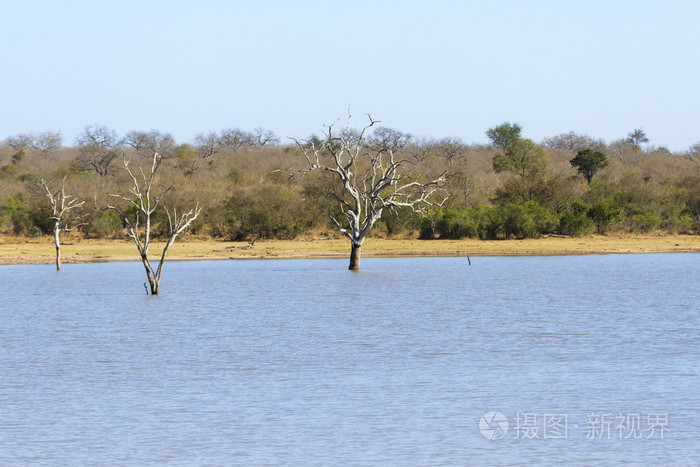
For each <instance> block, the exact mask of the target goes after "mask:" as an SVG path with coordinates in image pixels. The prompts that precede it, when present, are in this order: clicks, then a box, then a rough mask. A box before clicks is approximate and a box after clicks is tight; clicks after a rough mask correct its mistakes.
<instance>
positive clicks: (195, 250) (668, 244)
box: [0, 235, 700, 264]
mask: <svg viewBox="0 0 700 467" xmlns="http://www.w3.org/2000/svg"><path fill="white" fill-rule="evenodd" d="M162 245H163V244H162V243H153V244H152V246H151V250H150V253H151V255H152V256H153V257H156V256H157V255H158V254H159V253H160V249H161V248H162ZM247 245H248V244H247V243H245V242H223V241H213V240H194V239H187V238H185V239H183V241H181V242H177V243H175V244H174V245H173V246H171V247H170V250H169V252H168V259H169V260H171V261H172V260H199V259H259V258H331V257H346V256H348V255H349V251H350V245H349V242H348V241H347V240H344V239H330V240H327V239H308V240H270V241H262V240H259V241H257V242H256V243H255V245H254V246H253V247H252V248H248V249H246V246H247ZM61 252H62V257H63V261H64V263H86V262H99V261H137V260H138V259H139V257H138V255H137V254H136V248H135V247H134V245H133V243H131V241H126V240H84V239H77V238H74V239H73V238H66V239H65V244H64V245H63V248H62V250H61ZM667 252H698V253H700V236H697V235H668V236H623V237H620V236H593V237H583V238H553V237H549V238H542V239H537V240H535V239H528V240H486V241H483V240H469V239H467V240H414V239H408V240H394V239H378V238H370V239H368V240H366V241H365V245H364V246H363V256H364V257H371V256H466V255H470V256H518V255H578V254H603V253H606V254H607V253H667ZM54 255H55V250H54V246H53V243H52V239H51V238H48V237H46V238H42V239H33V240H20V239H17V238H13V237H4V238H0V264H50V263H52V262H53V260H54Z"/></svg>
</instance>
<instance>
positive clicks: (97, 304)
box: [0, 254, 700, 466]
mask: <svg viewBox="0 0 700 467" xmlns="http://www.w3.org/2000/svg"><path fill="white" fill-rule="evenodd" d="M699 260H700V255H697V254H665V255H664V254H660V255H656V254H654V255H604V256H595V255H594V256H568V257H567V256H551V257H490V258H472V265H471V266H469V265H468V263H467V260H466V258H400V259H399V258H365V259H363V261H362V266H363V268H364V271H362V272H360V273H353V272H350V271H347V270H346V267H347V260H335V259H328V260H318V259H317V260H260V261H201V262H169V263H166V265H165V269H164V275H163V281H162V283H161V294H162V295H161V296H159V297H150V296H146V294H145V291H144V288H143V286H142V283H143V282H144V281H145V274H144V271H143V267H142V266H141V265H140V263H104V264H80V265H76V264H66V265H65V266H64V270H63V271H61V272H60V273H57V272H56V271H55V270H54V269H53V267H52V266H48V265H47V266H43V265H32V266H2V267H0V464H2V465H29V464H33V465H37V464H38V465H41V464H49V465H77V464H91V465H94V464H126V465H132V464H140V465H142V464H153V463H172V464H177V465H181V464H188V465H190V464H232V465H279V464H291V465H360V466H362V465H445V464H458V465H519V464H523V463H532V464H543V463H546V464H557V463H559V464H567V465H592V464H619V463H621V462H628V463H629V464H631V465H650V464H651V465H669V464H676V465H699V464H700V421H699V420H700V389H699V388H700V378H699V377H698V367H699V364H700V346H699V344H700V339H699V334H698V328H699V325H700V318H699V317H698V315H699V311H700V287H699V286H700V268H699V267H698V263H699ZM494 412H497V413H494ZM484 415H486V418H483V417H484ZM506 425H507V426H506ZM499 428H500V429H501V431H498V429H499ZM506 428H507V430H506ZM498 438H501V439H498Z"/></svg>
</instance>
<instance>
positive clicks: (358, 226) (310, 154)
mask: <svg viewBox="0 0 700 467" xmlns="http://www.w3.org/2000/svg"><path fill="white" fill-rule="evenodd" d="M368 117H369V123H368V124H367V125H366V126H365V127H364V128H363V129H362V130H361V131H359V132H358V131H355V130H353V129H352V128H350V116H349V115H348V123H347V125H346V126H345V128H343V129H342V131H340V133H339V134H337V132H335V128H334V125H330V126H327V127H326V128H327V131H326V134H325V138H324V139H323V140H317V139H314V140H295V142H296V143H297V145H298V146H299V148H300V150H301V152H302V154H303V155H304V157H305V158H306V160H307V162H308V164H309V168H308V169H307V170H305V172H309V171H313V170H324V171H327V172H330V173H331V174H333V175H334V177H335V178H336V180H337V182H339V185H340V186H342V188H341V189H337V190H334V191H333V192H332V195H333V197H334V198H335V199H336V201H337V202H338V203H339V207H340V211H341V212H342V214H343V216H344V218H345V219H342V218H340V220H339V219H337V218H336V217H334V216H331V219H332V220H333V222H334V223H335V225H336V227H337V228H338V231H339V232H340V233H342V234H343V235H345V236H346V237H348V238H349V239H350V243H351V253H350V267H349V269H350V270H353V271H357V270H359V269H360V256H361V251H362V244H363V242H364V241H365V237H366V236H367V234H368V233H369V232H370V230H371V229H372V226H374V223H375V222H376V221H377V220H379V218H380V217H381V216H382V212H383V211H384V210H385V209H389V210H392V211H395V210H396V208H399V207H408V208H411V209H412V210H413V211H414V212H421V211H423V210H424V209H425V208H427V207H428V206H432V205H435V204H438V205H442V203H444V201H445V200H446V199H447V196H446V195H445V196H444V197H443V198H442V199H441V200H440V201H438V202H437V203H435V202H432V201H431V199H433V197H434V196H436V195H437V194H438V193H444V190H443V189H442V186H443V185H444V183H445V181H446V175H445V173H442V174H440V175H439V176H438V177H437V178H435V179H434V180H429V181H426V180H424V178H425V177H424V176H422V175H420V174H412V173H410V172H409V171H408V170H407V166H408V165H409V164H410V163H411V162H410V161H408V160H405V159H401V158H400V156H399V155H398V152H399V149H401V147H402V145H403V144H405V142H406V141H407V138H386V137H384V136H386V135H387V134H388V133H390V132H388V131H387V130H386V129H382V131H380V132H379V137H377V138H372V137H369V134H368V132H369V130H370V128H371V127H373V126H374V125H375V124H376V123H379V122H378V121H376V120H372V117H371V116H370V115H368Z"/></svg>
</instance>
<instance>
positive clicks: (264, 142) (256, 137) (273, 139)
mask: <svg viewBox="0 0 700 467" xmlns="http://www.w3.org/2000/svg"><path fill="white" fill-rule="evenodd" d="M277 143H279V138H277V136H276V135H275V134H274V133H273V132H272V131H270V130H266V129H264V128H256V129H255V130H253V144H254V145H255V146H261V147H262V146H271V145H274V144H277Z"/></svg>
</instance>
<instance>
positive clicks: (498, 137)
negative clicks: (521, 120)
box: [486, 122, 523, 152]
mask: <svg viewBox="0 0 700 467" xmlns="http://www.w3.org/2000/svg"><path fill="white" fill-rule="evenodd" d="M522 129H523V128H522V127H521V126H520V125H518V124H517V123H509V122H504V123H501V124H500V125H498V126H495V127H493V128H489V129H488V130H487V131H486V136H487V137H488V138H489V139H490V140H491V144H493V145H494V146H496V147H499V148H501V151H503V152H506V150H507V149H508V147H509V146H510V145H512V144H513V143H515V142H516V141H518V140H519V139H520V138H521V136H520V133H521V131H522Z"/></svg>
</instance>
